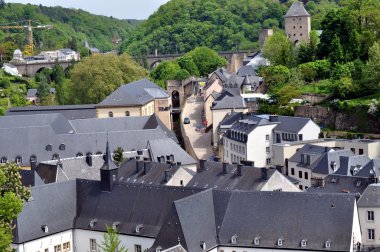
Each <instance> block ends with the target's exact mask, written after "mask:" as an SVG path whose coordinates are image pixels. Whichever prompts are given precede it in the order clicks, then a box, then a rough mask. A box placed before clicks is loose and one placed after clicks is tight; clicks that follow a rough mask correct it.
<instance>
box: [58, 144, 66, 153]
mask: <svg viewBox="0 0 380 252" xmlns="http://www.w3.org/2000/svg"><path fill="white" fill-rule="evenodd" d="M59 150H60V151H64V150H66V146H65V144H63V143H62V144H60V145H59Z"/></svg>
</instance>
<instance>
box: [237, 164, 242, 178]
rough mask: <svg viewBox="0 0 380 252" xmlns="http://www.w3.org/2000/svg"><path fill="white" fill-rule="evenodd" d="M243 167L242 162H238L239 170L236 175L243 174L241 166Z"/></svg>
mask: <svg viewBox="0 0 380 252" xmlns="http://www.w3.org/2000/svg"><path fill="white" fill-rule="evenodd" d="M242 167H243V165H242V164H238V165H237V172H236V175H238V176H242V175H243V174H242V171H241V168H242Z"/></svg>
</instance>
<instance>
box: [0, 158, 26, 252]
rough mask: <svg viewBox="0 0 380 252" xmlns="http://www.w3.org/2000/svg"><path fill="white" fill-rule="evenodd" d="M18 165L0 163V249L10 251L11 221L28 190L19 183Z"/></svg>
mask: <svg viewBox="0 0 380 252" xmlns="http://www.w3.org/2000/svg"><path fill="white" fill-rule="evenodd" d="M19 171H20V167H19V166H17V165H16V164H14V163H7V164H5V165H0V251H4V252H10V251H12V250H11V248H10V244H11V242H12V230H13V228H14V226H13V224H12V222H13V220H14V219H16V218H17V216H18V214H19V213H20V212H21V211H22V206H23V201H24V200H27V199H29V198H30V190H29V189H28V188H26V187H24V186H23V185H22V183H21V176H20V173H19Z"/></svg>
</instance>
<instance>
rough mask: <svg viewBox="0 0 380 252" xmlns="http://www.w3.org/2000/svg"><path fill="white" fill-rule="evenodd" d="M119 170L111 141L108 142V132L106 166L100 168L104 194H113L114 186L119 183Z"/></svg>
mask: <svg viewBox="0 0 380 252" xmlns="http://www.w3.org/2000/svg"><path fill="white" fill-rule="evenodd" d="M118 173H119V169H118V167H117V166H116V165H115V163H114V162H113V161H112V156H111V151H110V146H109V141H108V132H107V144H106V153H105V155H104V164H103V166H102V168H100V181H101V190H102V191H103V192H111V191H112V188H113V185H114V183H115V182H117V181H118Z"/></svg>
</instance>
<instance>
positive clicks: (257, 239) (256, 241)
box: [253, 237, 260, 245]
mask: <svg viewBox="0 0 380 252" xmlns="http://www.w3.org/2000/svg"><path fill="white" fill-rule="evenodd" d="M253 244H255V245H260V237H255V239H254V241H253Z"/></svg>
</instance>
